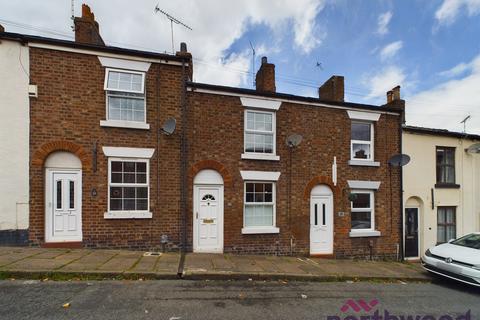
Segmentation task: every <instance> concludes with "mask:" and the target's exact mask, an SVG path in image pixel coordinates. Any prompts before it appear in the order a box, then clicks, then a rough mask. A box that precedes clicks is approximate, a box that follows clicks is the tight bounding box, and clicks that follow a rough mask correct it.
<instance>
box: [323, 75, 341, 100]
mask: <svg viewBox="0 0 480 320" xmlns="http://www.w3.org/2000/svg"><path fill="white" fill-rule="evenodd" d="M318 97H319V98H320V99H322V100H329V101H336V102H343V101H344V99H345V98H344V97H345V79H344V77H343V76H331V77H330V79H328V80H327V81H325V83H324V84H322V85H321V86H320V88H318Z"/></svg>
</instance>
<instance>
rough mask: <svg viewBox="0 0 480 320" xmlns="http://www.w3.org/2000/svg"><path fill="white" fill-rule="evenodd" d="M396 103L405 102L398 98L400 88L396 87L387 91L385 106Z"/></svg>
mask: <svg viewBox="0 0 480 320" xmlns="http://www.w3.org/2000/svg"><path fill="white" fill-rule="evenodd" d="M398 101H403V103H404V104H405V101H404V100H402V99H401V98H400V86H396V87H395V88H393V89H392V90H390V91H387V104H392V103H397V104H398Z"/></svg>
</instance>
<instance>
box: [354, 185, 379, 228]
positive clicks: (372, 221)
mask: <svg viewBox="0 0 480 320" xmlns="http://www.w3.org/2000/svg"><path fill="white" fill-rule="evenodd" d="M351 193H362V194H369V195H370V208H354V207H353V201H350V212H351V213H353V212H365V211H370V228H365V229H352V221H351V220H352V215H351V214H350V232H351V233H356V232H360V233H362V232H365V231H367V232H369V231H375V193H374V191H373V190H360V189H357V190H351Z"/></svg>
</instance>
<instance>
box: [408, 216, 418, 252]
mask: <svg viewBox="0 0 480 320" xmlns="http://www.w3.org/2000/svg"><path fill="white" fill-rule="evenodd" d="M405 257H406V258H417V257H418V208H406V209H405Z"/></svg>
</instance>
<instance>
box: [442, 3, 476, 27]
mask: <svg viewBox="0 0 480 320" xmlns="http://www.w3.org/2000/svg"><path fill="white" fill-rule="evenodd" d="M464 7H465V8H466V9H467V14H468V15H469V16H473V15H476V14H478V13H480V0H443V3H442V5H441V6H440V7H439V8H438V9H437V11H436V12H435V18H436V19H437V22H438V23H439V24H441V25H450V24H452V23H453V22H455V20H456V19H457V17H458V15H459V13H460V11H461V9H462V8H464Z"/></svg>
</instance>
